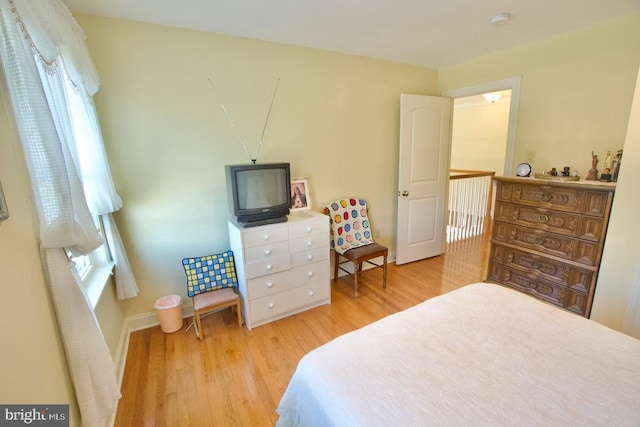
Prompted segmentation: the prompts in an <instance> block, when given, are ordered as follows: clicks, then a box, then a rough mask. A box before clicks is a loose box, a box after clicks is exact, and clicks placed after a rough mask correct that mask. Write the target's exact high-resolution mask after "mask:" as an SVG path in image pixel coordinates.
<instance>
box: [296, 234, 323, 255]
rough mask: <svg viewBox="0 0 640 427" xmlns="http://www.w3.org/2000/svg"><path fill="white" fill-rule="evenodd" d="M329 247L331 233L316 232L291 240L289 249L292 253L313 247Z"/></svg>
mask: <svg viewBox="0 0 640 427" xmlns="http://www.w3.org/2000/svg"><path fill="white" fill-rule="evenodd" d="M328 247H329V235H328V234H327V235H324V234H314V235H311V236H306V237H300V238H298V239H293V240H289V250H290V251H291V253H295V252H303V251H308V250H311V249H321V248H328Z"/></svg>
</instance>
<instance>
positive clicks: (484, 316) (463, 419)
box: [277, 283, 640, 427]
mask: <svg viewBox="0 0 640 427" xmlns="http://www.w3.org/2000/svg"><path fill="white" fill-rule="evenodd" d="M277 412H278V414H279V415H280V418H279V421H278V424H277V425H278V426H281V427H282V426H305V427H312V426H323V427H327V426H368V427H369V426H426V425H438V426H471V425H473V426H545V427H546V426H607V427H612V426H640V340H637V339H635V338H632V337H629V336H627V335H624V334H621V333H619V332H616V331H613V330H611V329H608V328H606V327H604V326H602V325H600V324H598V323H595V322H593V321H590V320H587V319H584V318H582V317H579V316H577V315H574V314H572V313H568V312H565V311H563V310H561V309H558V308H556V307H553V306H550V305H547V304H545V303H542V302H539V301H537V300H535V299H533V298H531V297H529V296H527V295H524V294H521V293H518V292H516V291H513V290H510V289H506V288H503V287H501V286H499V285H493V284H486V283H477V284H472V285H468V286H465V287H464V288H461V289H458V290H456V291H453V292H450V293H448V294H445V295H442V296H440V297H437V298H433V299H430V300H428V301H425V302H423V303H421V304H419V305H417V306H415V307H412V308H410V309H408V310H405V311H403V312H400V313H396V314H393V315H391V316H388V317H386V318H384V319H382V320H380V321H378V322H375V323H373V324H371V325H368V326H366V327H364V328H362V329H359V330H356V331H353V332H350V333H348V334H345V335H343V336H341V337H338V338H336V339H335V340H333V341H331V342H329V343H327V344H325V345H323V346H321V347H319V348H317V349H315V350H313V351H312V352H310V353H308V354H307V355H306V356H304V357H303V358H302V359H301V360H300V362H299V364H298V367H297V369H296V371H295V373H294V375H293V377H292V378H291V381H290V383H289V385H288V388H287V390H286V392H285V394H284V396H283V397H282V400H281V401H280V405H279V406H278V409H277Z"/></svg>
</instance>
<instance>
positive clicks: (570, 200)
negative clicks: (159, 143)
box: [487, 177, 615, 317]
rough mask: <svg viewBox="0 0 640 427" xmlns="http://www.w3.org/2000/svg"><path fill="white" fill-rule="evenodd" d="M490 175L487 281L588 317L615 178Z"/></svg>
mask: <svg viewBox="0 0 640 427" xmlns="http://www.w3.org/2000/svg"><path fill="white" fill-rule="evenodd" d="M494 180H495V181H496V184H497V189H496V205H495V212H494V219H493V227H492V237H491V253H490V257H489V268H488V271H487V281H488V282H493V283H499V284H501V285H504V286H508V287H511V288H514V289H517V290H519V291H522V292H525V293H527V294H530V295H532V296H534V297H536V298H538V299H540V300H543V301H546V302H549V303H551V304H554V305H557V306H559V307H562V308H564V309H566V310H569V311H572V312H574V313H577V314H580V315H582V316H585V317H589V315H590V313H591V304H592V301H593V294H594V291H595V286H596V279H597V277H598V269H599V267H600V258H601V256H602V248H603V246H604V239H605V235H606V232H607V224H608V222H609V213H610V212H611V203H612V201H613V194H614V191H615V183H600V182H597V181H569V182H565V181H552V180H545V179H535V178H515V177H514V178H507V177H495V178H494Z"/></svg>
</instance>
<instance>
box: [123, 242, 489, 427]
mask: <svg viewBox="0 0 640 427" xmlns="http://www.w3.org/2000/svg"><path fill="white" fill-rule="evenodd" d="M488 255H489V237H488V235H484V236H479V237H474V238H471V239H467V240H465V241H461V242H456V243H453V244H449V245H447V249H446V252H445V254H443V255H440V256H438V257H434V258H430V259H427V260H422V261H417V262H413V263H410V264H405V265H400V266H397V265H395V264H389V267H388V275H387V288H386V289H383V288H382V286H381V282H382V279H381V277H382V276H381V273H382V272H381V270H380V269H375V270H371V271H365V272H364V274H363V275H362V280H361V284H360V286H359V287H358V293H359V296H358V298H354V297H353V280H352V279H351V278H340V279H339V280H338V281H336V282H334V283H332V291H331V298H332V303H331V304H329V305H325V306H321V307H317V308H314V309H312V310H308V311H305V312H303V313H299V314H296V315H294V316H290V317H287V318H285V319H282V320H279V321H277V322H272V323H269V324H267V325H263V326H260V327H257V328H254V329H253V330H252V331H249V330H247V329H246V328H245V327H242V328H238V325H237V321H236V318H235V315H234V314H232V313H231V311H230V310H224V311H221V312H218V313H214V314H212V315H210V316H207V317H206V318H204V319H203V322H202V325H203V331H204V334H205V338H204V339H203V340H197V339H196V338H195V335H194V332H193V328H191V329H190V330H189V331H188V332H185V328H183V329H182V330H181V331H178V332H176V333H173V334H164V333H162V331H161V330H160V327H155V328H150V329H146V330H143V331H137V332H133V333H132V334H131V337H130V341H129V352H128V355H127V363H126V368H125V373H124V378H123V382H122V399H121V400H120V402H119V405H118V413H117V416H116V422H115V425H116V426H118V427H120V426H122V427H130V426H158V427H162V426H172V427H173V426H225V427H226V426H251V427H254V426H258V427H260V426H273V425H275V423H276V421H277V419H278V415H277V414H276V412H275V409H276V407H277V405H278V402H279V401H280V398H281V397H282V394H283V393H284V391H285V389H286V387H287V384H288V382H289V380H290V378H291V375H292V374H293V372H294V371H295V368H296V366H297V364H298V361H299V360H300V359H301V358H302V357H303V356H304V355H305V354H307V353H308V352H309V351H311V350H313V349H315V348H317V347H318V346H320V345H322V344H324V343H326V342H328V341H330V340H332V339H334V338H336V337H338V336H340V335H343V334H345V333H347V332H350V331H353V330H355V329H357V328H360V327H362V326H365V325H368V324H370V323H372V322H375V321H376V320H379V319H382V318H383V317H385V316H387V315H389V314H393V313H396V312H398V311H401V310H404V309H407V308H409V307H412V306H414V305H416V304H418V303H420V302H422V301H425V300H427V299H429V298H433V297H434V296H437V295H441V294H443V293H446V292H450V291H452V290H454V289H457V288H459V287H461V286H464V285H466V284H469V283H474V282H480V281H482V280H484V278H485V277H486V265H487V258H488ZM187 321H188V322H185V323H189V322H190V321H191V319H187Z"/></svg>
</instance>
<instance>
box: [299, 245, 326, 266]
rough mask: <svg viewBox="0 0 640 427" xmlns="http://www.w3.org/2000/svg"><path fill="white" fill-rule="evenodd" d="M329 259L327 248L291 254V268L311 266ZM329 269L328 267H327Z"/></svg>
mask: <svg viewBox="0 0 640 427" xmlns="http://www.w3.org/2000/svg"><path fill="white" fill-rule="evenodd" d="M327 259H329V246H328V245H326V246H325V247H324V248H317V249H309V250H306V251H304V252H296V253H292V254H291V267H299V266H301V265H307V264H312V263H314V262H318V261H324V260H327ZM327 268H329V267H327Z"/></svg>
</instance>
